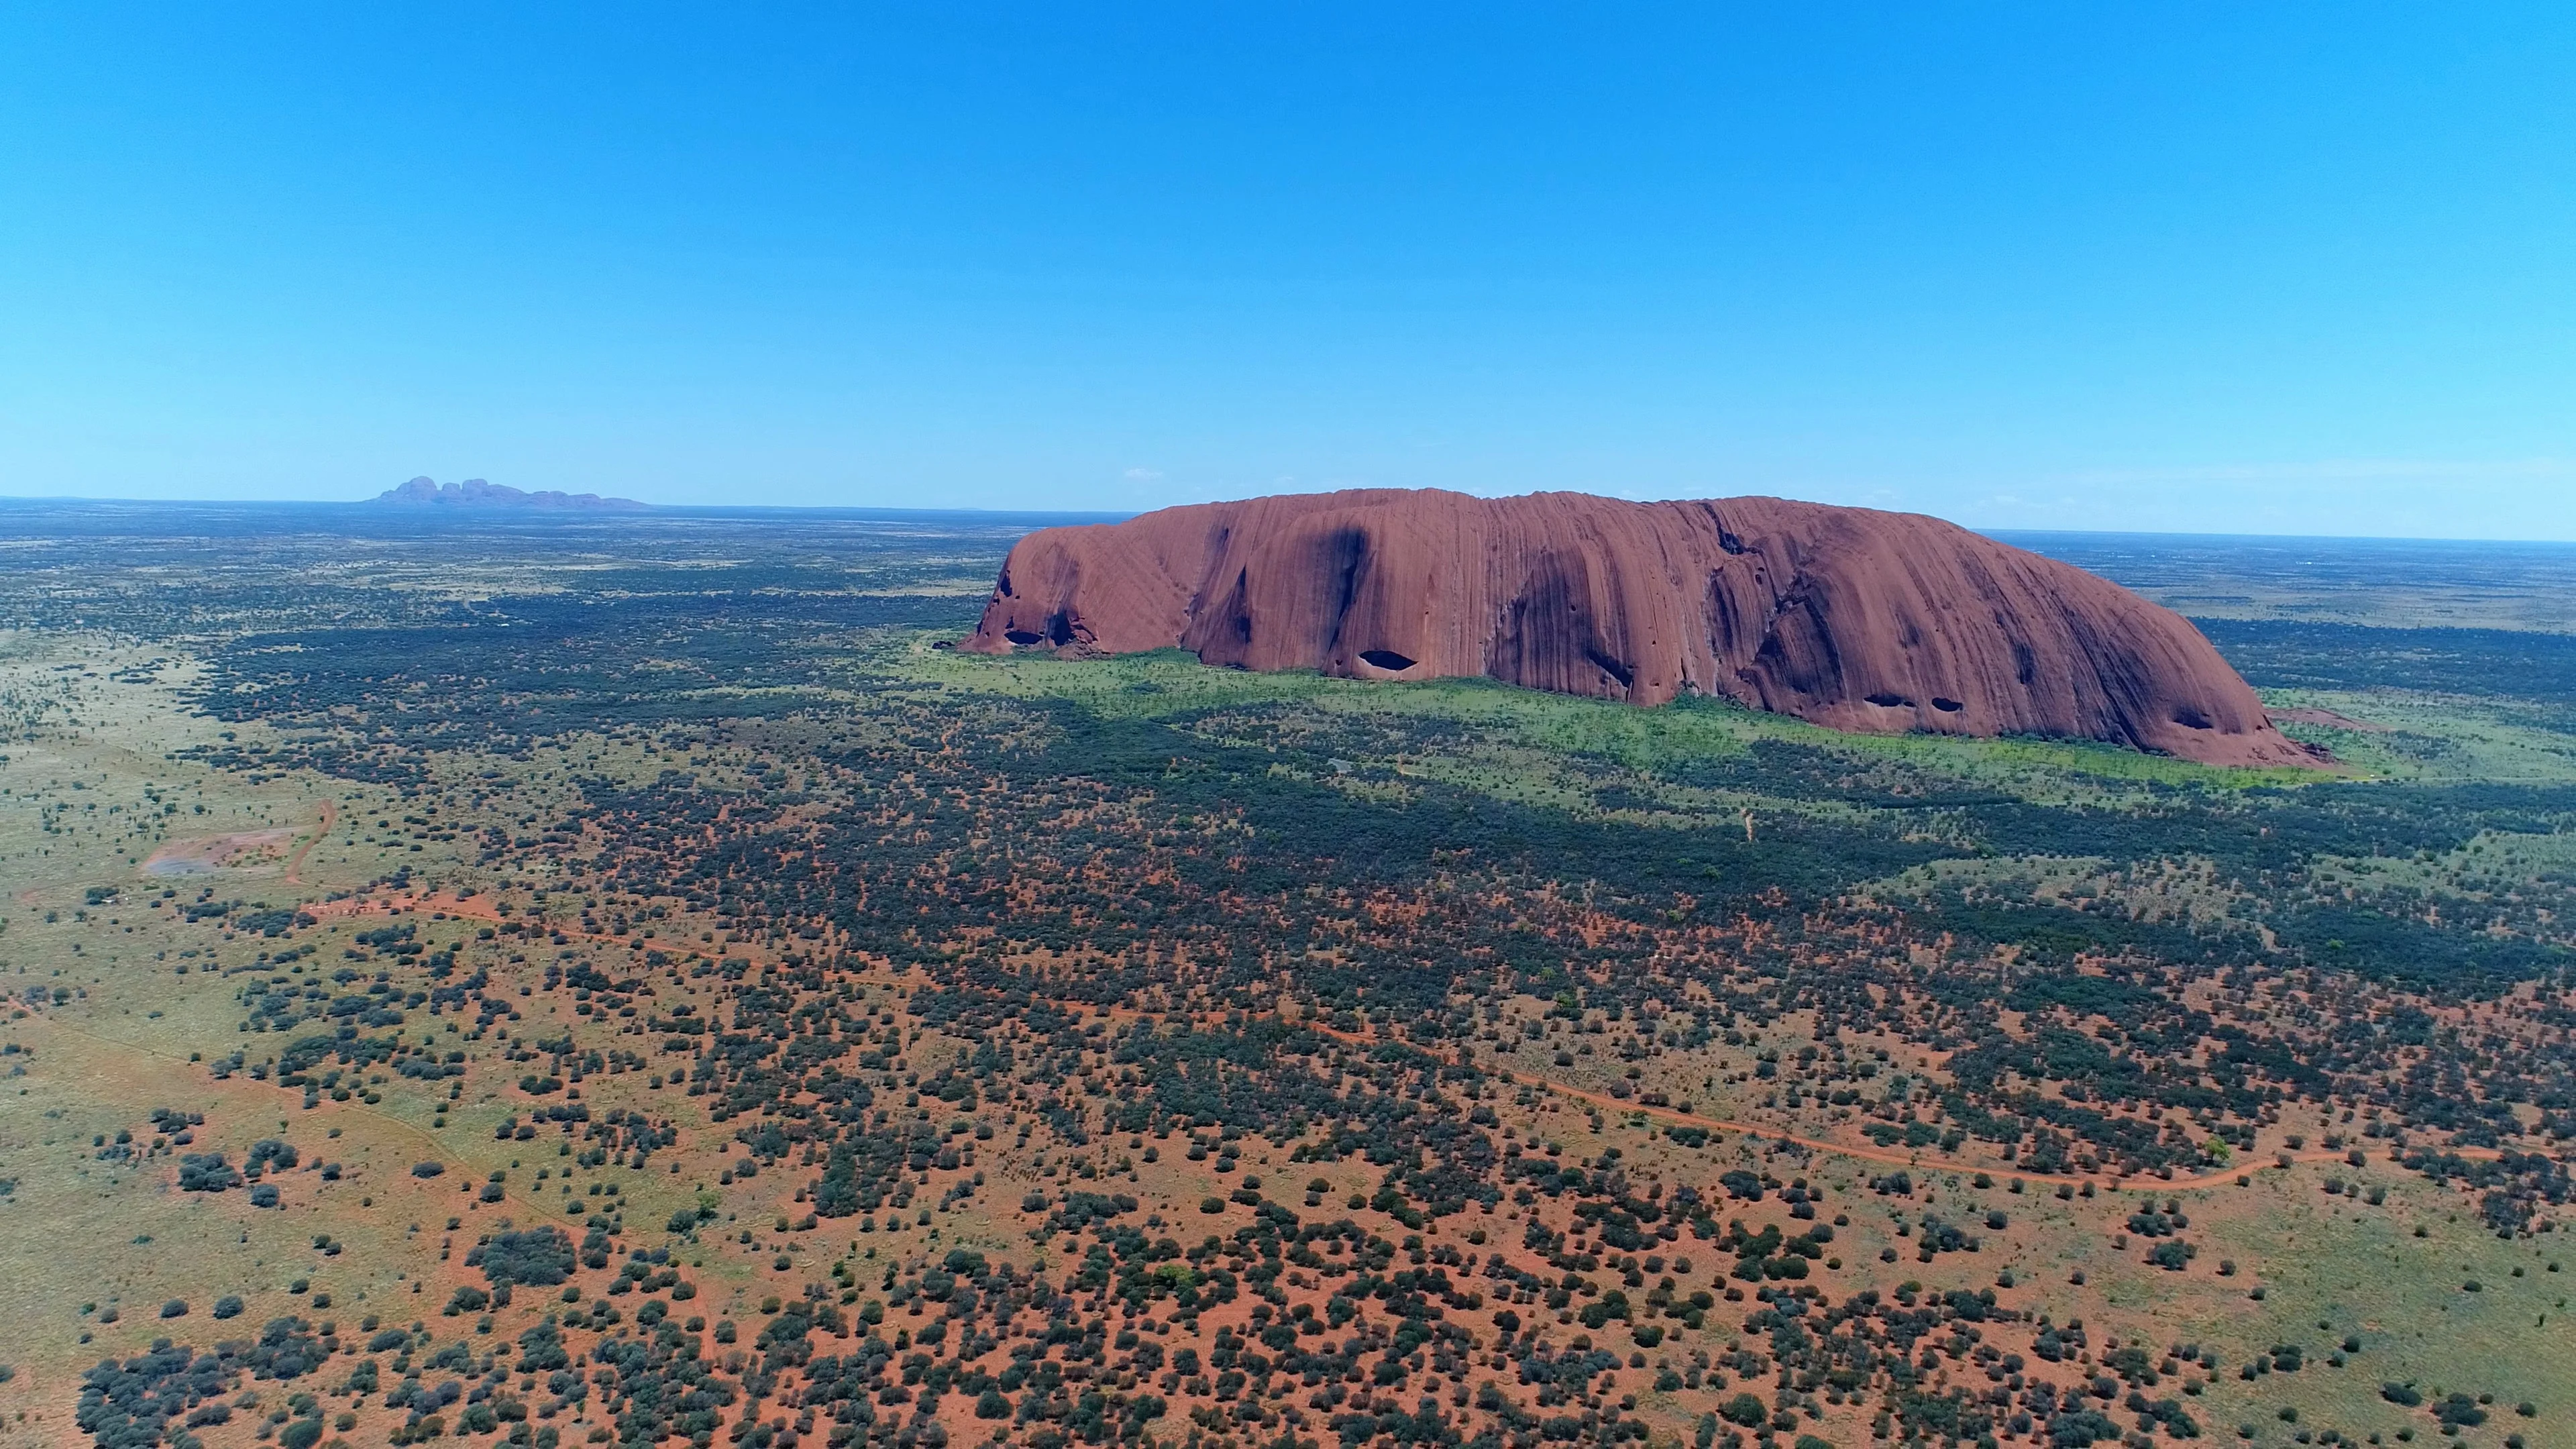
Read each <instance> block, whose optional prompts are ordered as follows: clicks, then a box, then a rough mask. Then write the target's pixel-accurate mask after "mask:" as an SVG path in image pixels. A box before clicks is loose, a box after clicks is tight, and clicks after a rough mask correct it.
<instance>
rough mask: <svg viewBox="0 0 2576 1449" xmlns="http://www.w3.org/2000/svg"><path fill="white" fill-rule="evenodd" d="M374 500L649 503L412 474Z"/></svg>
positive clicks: (507, 504) (607, 508)
mask: <svg viewBox="0 0 2576 1449" xmlns="http://www.w3.org/2000/svg"><path fill="white" fill-rule="evenodd" d="M376 501H377V502H378V503H390V504H393V505H395V506H397V507H403V508H492V509H501V508H516V509H545V510H570V509H581V510H585V511H589V512H605V513H637V512H641V511H642V510H644V509H645V508H648V507H650V506H651V505H650V504H644V503H638V502H636V501H635V500H634V499H632V498H602V497H600V496H599V495H598V494H596V493H559V492H555V491H554V490H552V489H547V490H543V491H540V492H536V493H529V492H526V491H524V490H522V489H517V488H510V487H505V486H503V485H501V484H498V483H486V482H484V481H483V480H482V479H480V478H468V479H466V480H465V481H464V482H462V483H444V484H442V483H440V482H438V481H437V480H436V479H434V478H414V479H413V480H411V481H410V482H408V483H405V484H403V485H402V486H401V487H399V488H388V489H386V490H385V491H384V492H382V493H379V494H377V495H376Z"/></svg>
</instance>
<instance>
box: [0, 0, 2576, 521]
mask: <svg viewBox="0 0 2576 1449" xmlns="http://www.w3.org/2000/svg"><path fill="white" fill-rule="evenodd" d="M537 11H551V12H555V13H553V14H535V13H532V12H537ZM575 12H580V13H575ZM0 55H4V56H5V57H6V59H7V66H8V75H9V80H8V83H7V85H5V86H0V493H7V494H20V495H24V494H95V495H102V496H119V497H151V496H163V497H168V496H185V497H226V496H229V497H269V498H299V497H301V498H353V497H359V496H364V495H368V494H372V493H374V492H376V491H377V490H379V489H382V488H384V487H387V486H390V485H391V484H393V483H396V482H399V481H401V480H402V479H404V478H408V477H410V476H412V475H414V474H418V473H428V474H432V475H434V476H437V477H439V478H442V479H454V478H460V477H468V476H480V477H485V478H489V479H491V480H492V481H494V482H498V483H508V484H512V485H515V486H519V487H523V488H570V489H576V490H580V489H593V490H598V491H602V492H610V493H619V494H625V495H629V496H633V497H638V498H643V499H646V500H650V501H657V502H672V503H706V502H769V503H795V504H803V503H832V504H867V505H895V506H899V505H953V506H987V507H1027V506H1040V507H1052V508H1110V509H1119V508H1140V507H1148V506H1154V505H1159V504H1162V503H1168V502H1178V501H1185V500H1191V499H1199V498H1209V497H1224V496H1240V495H1244V494H1249V493H1256V492H1266V491H1274V490H1280V489H1311V488H1325V487H1337V486H1350V485H1362V484H1366V485H1389V486H1441V487H1452V488H1462V489H1467V490H1470V491H1477V492H1487V493H1501V492H1519V491H1525V490H1529V489H1536V488H1580V489H1589V490H1594V491H1600V492H1609V493H1619V494H1625V495H1630V496H1639V497H1673V496H1701V495H1722V494H1729V493H1744V492H1778V493H1786V494H1791V495H1795V496H1801V497H1811V498H1820V499H1825V500H1829V501H1835V502H1851V503H1871V504H1877V505H1880V506H1888V507H1901V508H1913V509H1920V510H1924V511H1927V512H1933V513H1938V514H1942V515H1944V516H1947V517H1951V518H1955V519H1958V520H1960V521H1963V522H1966V523H1970V524H1972V525H1978V526H1986V527H2076V528H2146V529H2176V530H2223V531H2224V530H2246V531H2267V532H2334V533H2392V534H2432V535H2449V536H2493V537H2555V538H2576V80H2571V77H2576V8H2571V7H2569V6H2567V5H2565V4H2555V5H2539V4H2532V5H2516V4H2492V5H2425V4H2421V3H2410V4H2393V5H2372V4H2346V3H2338V4H2333V5H2294V4H2258V5H2247V4H2242V3H2229V4H2206V5H2129V6H2113V5H2089V4H2075V5H2069V4H2065V3H2059V0H2052V3H2046V4H2035V5H2028V6H2018V7H2017V6H2011V5H2002V4H1978V5H1944V4H1919V3H1909V4H1902V5H1888V6H1884V7H1857V6H1837V5H1814V4H1777V5H1772V6H1767V7H1761V8H1750V7H1733V6H1722V5H1708V4H1699V5H1683V6H1672V7H1668V8H1657V7H1651V6H1637V5H1626V6H1577V5H1571V4H1569V5H1561V6H1551V7H1529V6H1508V5H1505V6H1496V5H1490V4H1478V5H1459V6H1438V5H1425V4H1413V5H1388V4H1383V3H1375V4H1368V5H1352V6H1334V5H1326V4H1297V5H1270V6H1253V5H1244V4H1228V3H1210V0H1194V3H1189V4H1179V5H1167V6H1164V5H1152V4H1119V5H1092V6H1036V5H1022V6H1013V7H980V8H979V7H974V6H965V5H957V4H939V5H921V6H913V7H889V6H856V5H814V6H794V5H777V4H759V5H727V6H714V5H708V6H702V7H695V8H675V7H669V6H655V5H620V6H589V7H541V6H529V5H525V4H510V5H495V6H490V7H476V6H472V5H464V4H454V5H438V6H420V5H401V4H384V5H378V4H347V3H340V4H327V5H326V4H314V5H309V6H302V7H277V6H266V5H258V4H245V5H222V6H217V5H203V4H198V5H189V6H177V5H168V6H149V5H146V6H101V5H94V4H52V3H33V4H21V5H16V6H11V7H8V8H7V9H6V10H5V12H0Z"/></svg>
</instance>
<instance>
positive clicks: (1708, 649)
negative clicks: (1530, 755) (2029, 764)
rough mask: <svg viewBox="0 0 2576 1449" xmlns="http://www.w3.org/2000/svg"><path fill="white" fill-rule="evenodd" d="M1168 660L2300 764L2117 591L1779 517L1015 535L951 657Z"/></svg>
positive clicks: (1165, 514)
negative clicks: (1710, 698) (1720, 704)
mask: <svg viewBox="0 0 2576 1449" xmlns="http://www.w3.org/2000/svg"><path fill="white" fill-rule="evenodd" d="M1176 645H1177V646H1179V647H1180V648H1183V649H1187V650H1190V651H1192V652H1194V653H1196V654H1197V655H1198V656H1199V658H1200V659H1201V660H1202V661H1204V662H1206V663H1208V664H1212V665H1230V666H1235V667H1238V668H1244V669H1262V670H1267V669H1320V670H1322V671H1324V672H1325V673H1327V674H1333V675H1340V676H1342V677H1345V678H1352V679H1430V678H1436V677H1440V676H1444V675H1487V676H1490V677H1492V678H1495V679H1499V680H1504V681H1507V682H1509V683H1512V684H1519V685H1526V686H1529V687H1531V688H1536V689H1546V690H1554V691H1557V692H1560V693H1565V694H1581V695H1592V696H1596V697H1599V698H1604V699H1618V700H1626V701H1629V702H1631V703H1635V704H1642V705H1656V704H1662V703H1665V702H1666V701H1669V700H1671V699H1673V698H1674V697H1676V696H1677V695H1680V694H1683V693H1685V692H1688V693H1695V694H1702V695H1715V696H1723V697H1725V698H1728V699H1732V700H1736V701H1738V702H1740V703H1742V704H1745V705H1749V706H1752V707H1754V708H1757V709H1764V710H1770V711H1773V712H1775V713H1779V714H1786V715H1794V716H1796V717H1798V718H1800V719H1805V720H1811V721H1813V722H1815V723H1817V724H1820V725H1825V726H1828V727H1830V728H1834V729H1839V730H1851V731H1859V732H1866V733H1893V732H1901V731H1907V730H1925V731H1931V732H1935V733H1941V734H1957V735H2004V734H2032V735H2052V736H2060V737H2069V738H2076V739H2088V740H2106V741H2111V742H2115V743H2119V744H2124V745H2129V746H2133V747H2135V748H2138V749H2142V750H2151V751H2156V752H2160V753H2164V754H2169V755H2176V756H2179V757H2181V758H2184V759H2189V760H2198V761H2202V762H2204V763H2208V764H2216V765H2302V764H2314V763H2318V761H2319V756H2318V755H2317V754H2315V753H2313V752H2311V751H2310V750H2308V749H2307V748H2306V747H2304V746H2302V745H2300V744H2298V743H2296V742H2294V741H2292V740H2290V739H2289V738H2287V737H2286V736H2284V735H2282V734H2281V733H2280V731H2278V730H2277V729H2275V728H2273V726H2272V722H2271V721H2270V720H2269V719H2267V718H2266V717H2265V715H2264V712H2263V706H2262V703H2261V702H2260V701H2259V700H2257V699H2256V698H2255V696H2254V691H2253V690H2252V689H2250V688H2248V687H2247V686H2246V683H2245V681H2244V680H2243V679H2241V678H2239V677H2238V676H2237V674H2236V671H2234V670H2233V669H2230V668H2229V667H2228V666H2227V664H2226V662H2225V661H2224V660H2222V659H2221V658H2219V656H2218V651H2217V650H2216V649H2214V648H2212V647H2211V646H2210V644H2209V641H2208V640H2206V639H2204V638H2202V637H2201V635H2200V632H2199V631H2198V630H2196V629H2194V628H2193V627H2192V626H2191V624H2190V623H2189V622H2188V621H2186V620H2185V619H2183V618H2182V616H2180V615H2178V614H2175V613H2172V612H2170V611H2168V610H2165V609H2161V608H2158V607H2157V606H2155V605H2153V604H2150V603H2148V602H2147V601H2146V600H2144V599H2141V598H2139V597H2138V596H2137V595H2135V594H2132V593H2130V592H2129V591H2128V590H2126V589H2123V588H2121V587H2119V586H2118V585H2117V584H2113V583H2111V582H2109V581H2107V580H2104V579H2101V578H2098V577H2096V576H2094V575H2092V574H2088V573H2085V572H2084V571H2082V570H2080V569H2077V568H2074V567H2072V566H2071V565H2067V564H2062V563H2058V562H2056V561H2054V560H2052V559H2046V558H2042V557H2040V556H2039V555H2037V554H2033V553H2026V552H2024V551H2022V550H2020V549H2017V548H2012V547H2009V546H2007V545H2004V544H2001V543H1997V542H1996V541H1994V540H1993V539H1990V538H1986V537H1984V536H1982V535H1979V534H1975V533H1971V532H1969V531H1968V530H1966V529H1964V528H1959V527H1957V526H1955V525H1953V524H1948V523H1944V522H1942V521H1941V520H1939V519H1935V518H1926V517H1923V516H1921V515H1918V514H1906V513H1881V512H1877V511H1874V510H1870V509H1861V508H1832V507H1826V506H1823V505H1820V504H1813V503H1794V502H1789V501H1787V500H1784V499H1778V498H1723V499H1710V500H1706V501H1701V502H1687V503H1629V502H1623V501H1620V500H1617V499H1609V498H1595V497H1591V496H1588V495H1585V494H1580V493H1539V494H1532V495H1529V496H1527V497H1521V498H1500V499H1483V498H1474V497H1469V496H1468V495H1466V494H1461V493H1448V492H1440V491H1422V492H1412V491H1405V490H1399V489H1366V490H1357V491H1352V492H1344V493H1322V494H1298V495H1283V496H1278V497H1271V498H1255V499H1250V500H1247V501H1244V502H1239V503H1208V504H1197V505H1192V506H1189V507H1183V508H1168V509H1164V510H1162V511H1161V512H1158V513H1148V514H1145V515H1143V516H1142V517H1138V518H1133V519H1129V520H1127V521H1126V522H1123V523H1115V524H1092V525H1087V526H1082V527H1072V528H1049V529H1042V530H1040V531H1039V532H1036V533H1033V534H1030V535H1029V536H1028V537H1026V538H1024V539H1022V540H1020V542H1019V544H1018V546H1017V547H1015V548H1013V549H1012V550H1011V554H1010V558H1009V559H1008V561H1006V562H1005V563H1004V565H1003V567H1002V574H1001V578H1000V580H999V582H998V583H997V584H996V585H995V586H994V589H993V594H992V598H991V600H990V602H988V603H987V604H986V605H985V607H984V617H983V621H982V623H981V624H980V625H979V626H978V627H977V628H976V630H975V632H974V634H973V635H971V636H969V637H968V638H967V639H965V640H964V641H962V642H961V643H960V644H959V646H958V647H959V648H961V649H966V650H971V651H977V652H983V653H1007V652H1009V651H1011V650H1014V649H1029V648H1041V649H1050V650H1054V651H1056V652H1058V653H1060V654H1065V655H1068V656H1079V655H1084V654H1123V653H1130V652H1134V651H1138V650H1146V649H1161V648H1170V647H1173V646H1176Z"/></svg>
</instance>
